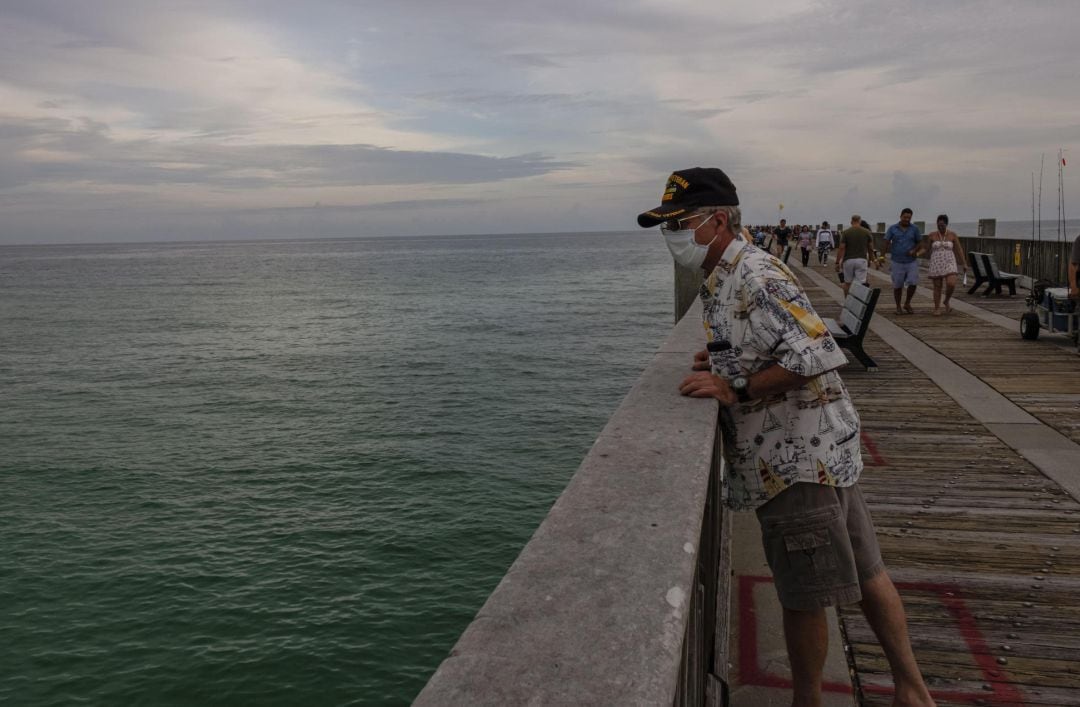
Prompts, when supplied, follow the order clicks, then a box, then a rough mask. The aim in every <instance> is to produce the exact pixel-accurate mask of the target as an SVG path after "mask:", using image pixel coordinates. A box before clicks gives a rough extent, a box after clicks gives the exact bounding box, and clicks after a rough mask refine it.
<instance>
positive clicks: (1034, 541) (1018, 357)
mask: <svg viewBox="0 0 1080 707" xmlns="http://www.w3.org/2000/svg"><path fill="white" fill-rule="evenodd" d="M793 260H794V259H793ZM795 270H796V272H797V273H799V276H800V279H801V280H802V282H803V285H804V287H806V289H807V292H808V293H809V295H810V298H811V299H812V300H813V301H814V302H815V305H816V306H817V308H818V310H819V312H820V313H821V314H823V315H825V316H833V315H834V313H835V311H836V310H838V308H839V304H838V303H837V302H836V300H835V296H836V292H835V288H831V287H830V286H827V285H826V284H825V283H824V282H823V281H822V278H825V279H828V280H831V282H832V283H835V282H836V277H835V274H834V272H833V269H832V264H831V263H830V264H829V265H828V266H826V267H825V268H820V267H816V266H811V267H810V268H807V269H805V270H804V269H802V268H799V267H797V266H796V268H795ZM807 271H810V272H807ZM876 277H877V276H876V275H874V276H872V278H871V286H873V287H881V288H882V294H881V299H880V301H879V304H878V309H877V312H876V313H875V315H874V318H875V319H879V318H880V319H883V320H888V321H890V322H892V323H894V324H895V325H897V326H898V327H900V328H901V329H902V330H903V331H905V332H907V333H908V334H911V335H913V336H914V337H915V338H916V339H918V340H919V341H921V342H923V343H925V344H926V345H928V346H929V347H931V349H933V351H934V352H936V353H938V354H940V355H942V356H944V357H945V358H947V359H949V360H951V361H952V362H953V363H955V364H957V365H959V366H960V367H962V368H963V369H965V370H966V371H967V372H968V373H970V374H972V375H974V376H975V377H977V378H978V379H979V380H980V381H981V382H982V383H983V384H985V385H987V386H989V387H990V388H992V389H993V390H994V391H997V392H998V393H1000V394H1001V395H1002V396H1004V397H1005V398H1006V399H1007V400H1008V401H1010V402H1011V403H1013V404H1015V405H1016V406H1018V407H1019V408H1020V409H1022V410H1023V411H1026V412H1027V413H1029V414H1030V415H1031V416H1033V417H1034V418H1035V419H1036V420H1037V422H1038V423H1042V424H1041V425H1039V424H1030V425H1025V426H1021V427H1023V428H1024V429H1029V428H1030V429H1032V430H1034V431H1036V432H1040V431H1043V432H1045V431H1046V430H1040V429H1039V428H1041V427H1042V426H1046V427H1047V428H1049V429H1051V430H1056V431H1057V432H1060V433H1061V435H1064V436H1065V437H1066V438H1068V439H1069V440H1071V441H1072V442H1073V443H1076V442H1080V356H1077V354H1076V353H1075V349H1070V347H1069V346H1068V344H1069V342H1068V340H1067V339H1065V338H1064V337H1061V336H1056V337H1050V336H1044V337H1041V338H1040V340H1039V341H1025V340H1023V339H1021V338H1020V334H1019V322H1018V319H1019V315H1020V313H1021V312H1022V311H1024V309H1025V308H1024V303H1023V294H1024V291H1021V293H1020V294H1018V295H1017V296H1015V297H1013V298H993V299H991V300H989V301H988V300H984V299H982V298H980V297H978V296H968V295H966V293H964V292H963V291H962V289H961V288H958V290H961V291H960V294H959V296H958V298H957V299H959V300H961V301H963V302H967V303H969V304H971V305H974V306H975V307H979V308H980V310H978V311H988V312H995V313H997V314H998V315H1004V316H1008V317H1011V319H1012V321H1013V322H1014V323H1015V327H1014V328H1013V329H1012V330H1011V331H1009V330H1008V329H1007V328H1006V327H1004V326H1001V325H1000V324H1001V323H1002V322H999V323H992V322H990V321H986V320H984V319H981V318H979V317H978V316H975V313H967V312H966V311H960V310H959V309H954V310H953V312H952V313H951V314H949V315H947V316H941V317H935V316H931V314H930V310H931V307H932V305H931V303H930V300H929V299H928V298H926V299H923V298H920V297H917V298H916V300H915V308H916V312H917V313H916V314H915V315H905V316H897V315H895V314H894V313H893V310H894V307H893V301H892V291H891V285H890V284H889V283H888V281H887V280H884V279H875V278H876ZM922 283H923V284H921V285H920V288H919V290H920V292H922V293H926V294H929V292H930V283H929V280H928V279H926V278H925V276H924V278H923V280H922ZM865 348H866V350H867V352H868V353H870V355H871V356H873V357H874V358H875V359H876V360H877V363H878V366H879V370H878V371H877V372H872V373H868V372H864V371H863V370H862V368H861V366H859V365H857V364H855V365H851V366H849V367H847V368H846V369H844V371H843V372H842V373H843V378H844V381H845V382H846V384H847V385H848V387H849V389H850V391H851V393H852V396H853V398H854V400H855V403H856V407H857V408H858V410H859V413H860V415H861V417H862V422H863V429H864V437H863V441H864V449H863V453H864V460H865V462H866V464H867V466H866V470H865V472H864V475H863V477H862V478H863V480H862V486H863V490H864V492H865V493H866V496H867V499H868V501H869V502H870V505H871V510H872V512H873V513H874V518H875V521H876V523H877V527H878V537H879V539H880V542H881V547H882V551H883V553H884V556H885V561H886V564H887V565H888V567H889V571H890V573H891V575H892V577H893V579H894V581H896V583H897V585H898V587H899V588H900V591H901V594H902V595H903V597H904V602H905V605H906V607H907V611H908V619H909V623H910V630H911V636H912V640H913V643H914V645H915V651H916V654H917V657H918V659H919V663H920V665H921V667H922V669H923V672H924V674H925V676H926V678H927V681H928V683H929V684H930V687H931V690H932V691H933V693H934V695H935V697H936V699H937V701H938V704H939V705H942V706H943V707H944V706H949V705H1053V706H1055V707H1066V706H1068V705H1080V503H1078V501H1077V498H1074V497H1073V495H1070V493H1069V492H1068V490H1067V489H1066V488H1065V487H1063V486H1062V484H1060V483H1058V482H1057V481H1054V480H1053V479H1052V478H1050V477H1048V476H1047V475H1045V474H1044V473H1043V472H1042V471H1040V468H1039V467H1038V466H1036V464H1034V463H1033V462H1032V461H1031V460H1030V457H1031V456H1032V454H1027V457H1028V458H1026V457H1025V455H1024V454H1022V453H1021V452H1018V451H1016V449H1023V448H1024V446H1025V445H1023V444H1018V443H1013V442H1010V443H1006V441H1004V440H1003V438H1002V436H1001V435H1002V432H1001V429H997V432H996V433H995V426H994V425H992V424H987V423H985V422H982V421H980V420H979V419H977V417H976V416H975V415H973V414H972V413H971V412H970V411H969V410H970V402H969V404H968V407H967V408H965V406H964V405H962V404H961V403H960V402H958V400H957V399H955V398H954V397H953V395H950V394H949V393H948V392H946V390H945V389H943V387H942V386H941V385H939V384H938V383H936V382H935V380H934V377H933V376H932V375H931V373H933V372H934V371H933V370H930V371H929V372H928V371H927V370H923V368H920V367H918V366H916V365H915V364H913V363H912V362H911V361H910V360H909V359H908V358H907V357H905V355H903V354H902V353H901V352H900V351H898V350H897V349H896V348H894V347H893V346H891V345H890V344H889V343H886V341H885V340H884V339H883V338H882V337H881V336H878V335H877V334H876V333H874V332H873V331H872V332H871V333H870V334H868V336H867V339H866V341H865ZM901 348H902V347H901ZM923 367H924V368H926V364H925V361H924V362H923ZM998 427H1000V428H1004V427H1005V426H998ZM1054 437H1055V438H1056V435H1054ZM1029 446H1030V445H1029ZM1048 453H1049V454H1051V455H1054V454H1060V455H1072V454H1074V451H1072V450H1071V449H1068V448H1062V449H1060V450H1057V451H1053V450H1051V451H1048ZM1056 458H1057V459H1059V461H1060V460H1061V459H1063V458H1064V457H1061V456H1059V457H1056ZM1070 461H1071V464H1072V470H1073V472H1074V473H1075V474H1076V475H1077V477H1078V478H1080V456H1077V457H1072V458H1071V460H1070ZM1058 466H1059V467H1060V464H1058ZM1059 478H1061V477H1060V476H1059ZM1075 488H1076V487H1075V485H1074V486H1072V489H1073V493H1075ZM840 621H841V630H842V633H843V635H844V636H845V641H846V643H847V644H848V645H849V654H848V655H849V661H850V664H851V666H852V667H853V684H854V689H855V691H856V698H857V701H858V703H859V704H863V705H888V704H889V703H890V687H889V686H890V685H891V680H890V677H889V670H888V665H887V663H886V661H885V658H884V655H883V653H882V652H881V649H880V648H879V647H878V645H877V642H876V641H875V639H874V637H873V634H872V632H871V631H870V628H869V626H868V625H867V624H866V622H865V620H864V619H863V618H862V615H861V614H860V613H859V611H858V608H857V607H848V608H845V609H843V610H842V611H841V612H840Z"/></svg>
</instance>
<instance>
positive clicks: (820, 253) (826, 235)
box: [817, 221, 833, 265]
mask: <svg viewBox="0 0 1080 707" xmlns="http://www.w3.org/2000/svg"><path fill="white" fill-rule="evenodd" d="M832 247H833V235H832V230H831V229H830V228H829V222H828V221H824V222H822V224H821V229H820V230H818V232H817V261H818V265H828V264H829V251H830V250H832Z"/></svg>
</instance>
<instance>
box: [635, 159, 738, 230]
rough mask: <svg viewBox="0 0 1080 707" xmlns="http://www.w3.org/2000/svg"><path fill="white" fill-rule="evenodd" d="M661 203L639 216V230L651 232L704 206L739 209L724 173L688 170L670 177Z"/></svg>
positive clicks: (732, 187)
mask: <svg viewBox="0 0 1080 707" xmlns="http://www.w3.org/2000/svg"><path fill="white" fill-rule="evenodd" d="M660 201H661V203H660V206H658V207H656V208H655V209H653V210H652V211H646V212H645V213H643V214H639V215H638V217H637V222H638V225H639V226H641V227H642V228H652V227H653V226H656V225H658V224H661V223H663V222H664V221H667V220H669V219H673V218H678V217H680V216H682V215H683V214H689V213H692V212H693V211H694V210H695V209H699V208H701V207H703V206H738V205H739V195H738V194H736V193H735V185H734V184H732V183H731V180H730V179H728V176H727V175H726V174H724V172H723V170H720V169H717V168H715V167H691V168H690V169H680V170H679V171H678V172H672V173H671V176H670V177H668V180H667V185H666V186H665V187H664V195H663V197H661V200H660Z"/></svg>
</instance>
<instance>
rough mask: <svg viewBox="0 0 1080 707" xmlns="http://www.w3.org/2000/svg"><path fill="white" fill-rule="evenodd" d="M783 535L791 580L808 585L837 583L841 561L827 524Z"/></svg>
mask: <svg viewBox="0 0 1080 707" xmlns="http://www.w3.org/2000/svg"><path fill="white" fill-rule="evenodd" d="M783 538H784V550H785V551H786V552H787V560H788V568H789V571H790V575H789V577H790V580H792V581H794V582H796V583H799V584H802V585H804V586H807V587H814V586H828V585H831V584H832V583H833V582H834V580H835V574H836V570H837V567H838V566H839V561H838V560H837V557H836V548H835V547H834V546H833V543H832V537H831V536H830V533H829V529H828V528H827V527H822V528H815V529H812V530H799V531H791V532H789V533H785V534H784V536H783ZM785 574H786V573H785Z"/></svg>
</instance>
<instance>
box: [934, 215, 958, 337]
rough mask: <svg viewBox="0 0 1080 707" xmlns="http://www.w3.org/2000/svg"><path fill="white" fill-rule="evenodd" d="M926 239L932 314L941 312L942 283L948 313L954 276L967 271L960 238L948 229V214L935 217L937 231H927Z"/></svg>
mask: <svg viewBox="0 0 1080 707" xmlns="http://www.w3.org/2000/svg"><path fill="white" fill-rule="evenodd" d="M926 239H927V240H928V241H929V244H928V248H929V250H930V273H929V274H930V281H931V282H933V283H934V316H938V315H940V314H941V313H942V309H941V290H942V285H944V289H945V314H948V313H949V312H951V311H952V307H950V306H949V300H951V299H952V296H953V291H954V290H955V289H956V276H957V274H958V273H959V272H961V271H963V272H967V257H966V256H965V255H964V246H963V245H961V244H960V238H959V237H957V235H956V234H955V233H953V232H952V231H951V230H949V216H948V214H941V215H940V216H938V217H937V231H936V232H934V233H928V234H927V236H926Z"/></svg>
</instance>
